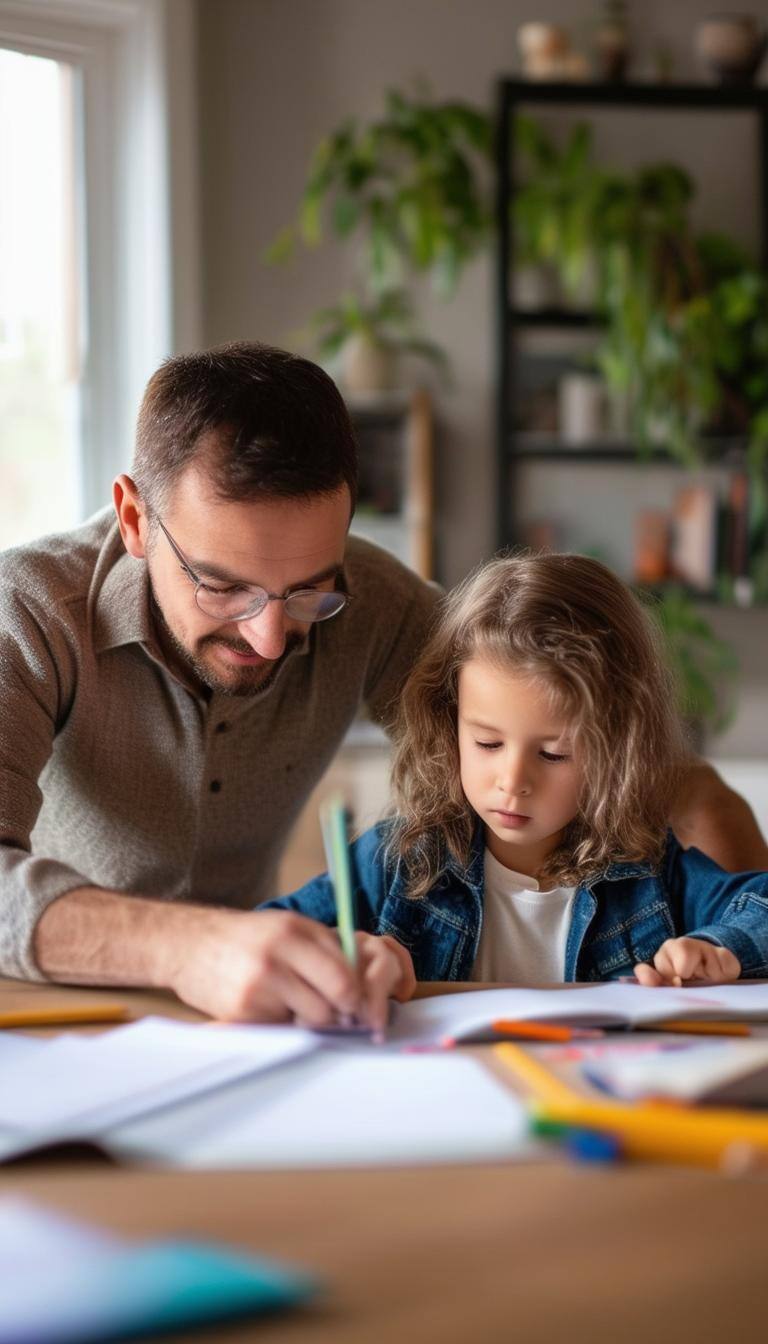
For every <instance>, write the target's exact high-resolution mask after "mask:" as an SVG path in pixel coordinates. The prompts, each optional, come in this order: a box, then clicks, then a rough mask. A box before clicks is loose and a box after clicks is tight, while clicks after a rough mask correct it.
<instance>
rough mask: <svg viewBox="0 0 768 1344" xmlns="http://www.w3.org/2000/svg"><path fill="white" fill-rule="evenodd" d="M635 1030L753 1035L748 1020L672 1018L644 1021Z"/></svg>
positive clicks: (683, 1033)
mask: <svg viewBox="0 0 768 1344" xmlns="http://www.w3.org/2000/svg"><path fill="white" fill-rule="evenodd" d="M634 1030H635V1031H678V1032H680V1034H681V1035H682V1036H751V1035H752V1029H751V1027H748V1026H747V1024H746V1022H714V1021H712V1022H707V1021H706V1020H705V1019H703V1018H702V1019H701V1021H698V1020H697V1021H692V1022H689V1021H688V1020H687V1019H686V1020H685V1021H682V1020H680V1021H678V1020H674V1019H673V1020H670V1021H666V1022H644V1023H643V1024H642V1026H636V1027H635V1028H634Z"/></svg>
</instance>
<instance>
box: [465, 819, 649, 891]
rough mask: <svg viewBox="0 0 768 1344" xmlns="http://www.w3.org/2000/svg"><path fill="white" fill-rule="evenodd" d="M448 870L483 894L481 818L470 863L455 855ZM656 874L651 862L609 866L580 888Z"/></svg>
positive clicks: (476, 824)
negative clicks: (460, 859) (464, 865)
mask: <svg viewBox="0 0 768 1344" xmlns="http://www.w3.org/2000/svg"><path fill="white" fill-rule="evenodd" d="M445 871H446V872H447V873H450V875H451V876H452V877H455V878H458V879H459V880H460V881H462V882H465V883H466V884H467V886H469V887H471V888H472V890H473V891H475V892H477V893H479V894H481V895H482V892H483V886H484V882H485V830H484V827H483V823H482V822H481V821H480V819H479V818H478V819H477V821H476V823H475V829H474V833H473V836H472V847H471V849H470V856H469V862H468V864H467V865H466V867H462V865H461V864H460V863H459V862H458V861H457V860H456V859H455V858H454V857H453V855H452V854H449V855H448V857H447V859H446V864H445ZM656 871H657V868H656V865H655V864H653V863H650V862H639V863H637V862H635V863H609V864H608V866H607V867H606V868H603V869H602V870H601V871H600V872H597V873H593V874H592V876H591V877H587V878H585V879H584V880H583V881H582V882H580V883H579V888H580V889H582V890H585V891H591V890H592V888H593V887H595V886H596V885H597V883H598V882H622V881H624V880H625V879H626V878H629V877H653V875H654V873H655V872H656Z"/></svg>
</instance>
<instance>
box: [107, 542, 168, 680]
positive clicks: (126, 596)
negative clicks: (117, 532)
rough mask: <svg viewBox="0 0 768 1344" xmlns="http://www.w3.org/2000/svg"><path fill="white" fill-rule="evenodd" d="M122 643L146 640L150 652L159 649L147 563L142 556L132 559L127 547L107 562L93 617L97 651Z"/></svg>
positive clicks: (114, 647) (116, 646) (135, 642)
mask: <svg viewBox="0 0 768 1344" xmlns="http://www.w3.org/2000/svg"><path fill="white" fill-rule="evenodd" d="M120 545H121V546H122V541H121V542H120ZM95 577H96V578H98V575H97V576H95ZM124 644H146V645H147V646H149V647H150V648H151V649H152V651H153V652H157V651H158V649H157V639H156V638H155V634H154V629H153V625H152V614H151V611H150V590H149V579H148V575H147V567H146V565H145V563H144V561H143V560H136V559H134V557H133V556H132V555H129V554H128V552H127V551H123V554H122V555H121V556H119V557H118V559H117V560H115V561H114V562H113V563H112V564H111V565H110V567H109V570H108V572H107V574H106V575H105V577H104V579H103V581H102V583H101V585H100V587H99V588H98V590H97V593H96V600H95V604H94V618H93V645H94V649H95V651H96V653H97V654H99V653H105V652H106V651H107V650H108V649H117V648H120V647H121V646H122V645H124Z"/></svg>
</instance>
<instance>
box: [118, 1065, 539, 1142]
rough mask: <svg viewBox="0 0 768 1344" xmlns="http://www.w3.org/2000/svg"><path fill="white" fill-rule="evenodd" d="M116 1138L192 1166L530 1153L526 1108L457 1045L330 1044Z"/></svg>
mask: <svg viewBox="0 0 768 1344" xmlns="http://www.w3.org/2000/svg"><path fill="white" fill-rule="evenodd" d="M183 1112H184V1113H183V1114H181V1115H180V1114H179V1113H178V1112H174V1113H168V1114H167V1115H164V1116H155V1117H148V1118H147V1120H146V1121H144V1122H140V1123H139V1124H138V1125H133V1126H128V1127H125V1128H124V1129H123V1132H122V1136H118V1135H115V1134H112V1135H110V1136H107V1138H108V1142H110V1146H115V1147H116V1148H117V1150H118V1151H122V1152H123V1153H124V1154H125V1155H129V1154H131V1153H134V1154H136V1153H141V1154H142V1155H143V1156H144V1157H147V1156H149V1157H151V1158H152V1157H153V1158H154V1159H155V1160H158V1161H164V1162H169V1163H172V1164H174V1165H179V1166H185V1167H262V1168H272V1167H319V1166H371V1165H377V1166H378V1165H382V1164H393V1163H400V1164H403V1163H405V1164H408V1163H424V1162H473V1161H491V1160H494V1159H495V1160H499V1159H504V1158H510V1157H517V1158H520V1157H529V1156H532V1155H534V1154H536V1153H538V1151H539V1149H538V1146H537V1145H536V1144H534V1143H532V1142H531V1141H530V1140H529V1138H528V1125H527V1120H526V1114H525V1110H524V1108H523V1107H522V1106H521V1104H520V1102H519V1101H518V1100H517V1098H516V1097H515V1096H514V1095H513V1094H512V1093H511V1092H510V1091H508V1090H507V1089H506V1088H505V1087H504V1086H503V1085H502V1084H501V1083H499V1082H498V1081H497V1080H496V1079H495V1078H494V1077H493V1076H492V1075H491V1074H490V1073H489V1072H487V1070H486V1069H485V1068H483V1066H482V1065H480V1064H479V1063H477V1061H475V1060H473V1059H470V1058H468V1057H467V1056H466V1055H461V1054H459V1053H458V1052H457V1051H447V1052H445V1053H442V1052H437V1053H427V1054H406V1053H400V1052H393V1051H388V1050H386V1049H381V1048H377V1047H375V1046H371V1047H370V1048H369V1049H367V1050H363V1049H359V1048H358V1049H350V1050H327V1051H322V1052H320V1053H319V1054H315V1055H313V1056H311V1057H310V1058H306V1059H302V1060H301V1061H299V1062H298V1063H296V1064H295V1065H289V1066H288V1068H287V1069H284V1070H283V1069H281V1070H280V1071H279V1072H276V1073H274V1074H272V1075H269V1076H266V1077H259V1078H253V1079H249V1080H247V1081H245V1082H243V1083H242V1084H240V1085H239V1086H237V1087H236V1088H234V1089H232V1088H230V1089H227V1090H226V1092H224V1093H222V1094H220V1095H212V1096H210V1097H206V1098H201V1099H200V1100H199V1101H198V1102H192V1103H190V1104H189V1106H187V1107H184V1108H183Z"/></svg>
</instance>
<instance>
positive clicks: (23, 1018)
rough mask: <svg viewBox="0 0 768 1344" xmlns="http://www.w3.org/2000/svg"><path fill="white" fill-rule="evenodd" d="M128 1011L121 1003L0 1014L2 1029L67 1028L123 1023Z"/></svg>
mask: <svg viewBox="0 0 768 1344" xmlns="http://www.w3.org/2000/svg"><path fill="white" fill-rule="evenodd" d="M128 1017H129V1013H128V1009H127V1008H124V1007H123V1005H122V1004H121V1003H93V1004H87V1005H86V1004H73V1005H72V1007H65V1006H64V1007H60V1008H12V1009H10V1010H9V1011H8V1012H0V1029H1V1028H4V1027H67V1026H71V1025H73V1024H76V1023H80V1022H125V1021H127V1020H128Z"/></svg>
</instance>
